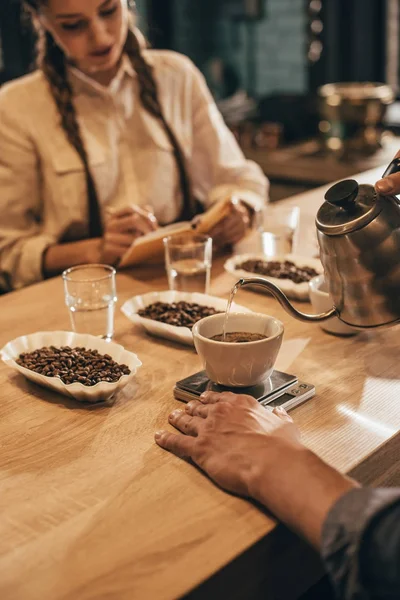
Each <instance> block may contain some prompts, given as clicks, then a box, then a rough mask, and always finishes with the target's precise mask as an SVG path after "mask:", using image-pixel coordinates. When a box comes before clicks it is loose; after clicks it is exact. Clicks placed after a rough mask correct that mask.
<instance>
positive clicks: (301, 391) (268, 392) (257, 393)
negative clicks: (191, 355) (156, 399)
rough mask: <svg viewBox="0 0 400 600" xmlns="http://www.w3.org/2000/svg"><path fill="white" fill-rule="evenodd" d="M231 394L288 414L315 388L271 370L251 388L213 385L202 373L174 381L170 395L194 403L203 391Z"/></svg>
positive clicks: (307, 397)
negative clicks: (263, 379)
mask: <svg viewBox="0 0 400 600" xmlns="http://www.w3.org/2000/svg"><path fill="white" fill-rule="evenodd" d="M209 391H212V392H220V393H221V392H234V393H235V394H247V395H249V396H253V398H255V399H256V400H257V401H258V402H259V403H260V404H262V405H263V406H264V407H265V408H268V409H270V410H273V409H274V408H276V407H278V406H280V407H282V408H284V409H285V410H287V411H289V410H291V409H292V408H295V407H296V406H298V405H299V404H302V403H303V402H305V401H306V400H309V398H312V397H313V396H315V387H314V386H313V385H310V384H309V383H303V382H301V381H299V380H298V379H297V377H296V376H295V375H289V374H288V373H282V372H281V371H274V372H273V373H272V375H271V377H270V378H269V379H267V380H266V381H264V382H263V383H261V384H259V385H255V386H252V387H246V388H244V387H240V388H228V387H225V386H222V385H217V384H216V383H213V382H212V381H210V379H208V377H207V375H206V372H205V371H200V373H195V375H191V376H190V377H187V378H186V379H182V380H181V381H178V382H177V383H176V385H175V388H174V396H175V398H176V399H177V400H181V401H182V402H190V401H191V400H198V399H199V397H200V396H201V394H202V393H203V392H209Z"/></svg>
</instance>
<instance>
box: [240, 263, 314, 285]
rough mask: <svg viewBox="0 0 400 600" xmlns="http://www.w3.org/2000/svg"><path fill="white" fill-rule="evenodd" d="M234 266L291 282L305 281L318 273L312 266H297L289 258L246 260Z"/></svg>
mask: <svg viewBox="0 0 400 600" xmlns="http://www.w3.org/2000/svg"><path fill="white" fill-rule="evenodd" d="M236 268H237V269H243V270H244V271H248V272H249V273H256V274H257V275H265V276H267V277H274V278H275V279H290V280H291V281H293V283H306V282H308V281H310V280H311V279H312V278H313V277H316V276H317V275H319V273H317V271H316V270H315V269H313V268H312V267H298V266H297V265H295V264H294V263H293V262H291V261H289V260H285V261H268V260H246V261H244V262H243V263H240V264H238V265H236Z"/></svg>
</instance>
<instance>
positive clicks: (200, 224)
mask: <svg viewBox="0 0 400 600" xmlns="http://www.w3.org/2000/svg"><path fill="white" fill-rule="evenodd" d="M231 206H232V201H231V198H227V199H226V200H220V201H219V202H216V203H215V204H214V205H213V206H212V207H211V208H209V209H208V210H207V211H206V212H205V213H204V214H202V215H200V216H198V217H196V219H195V224H194V222H192V221H188V222H182V223H173V224H172V225H167V226H166V227H160V228H159V229H157V230H156V231H153V232H152V233H148V234H147V235H144V236H143V237H141V238H138V239H137V240H135V241H134V242H133V244H132V246H131V247H130V248H129V250H128V251H127V252H126V253H125V254H124V256H123V257H122V259H121V262H120V263H119V267H120V268H123V267H133V266H134V265H138V264H140V263H143V262H145V261H150V262H155V261H161V260H162V259H163V256H164V246H163V239H164V238H165V237H168V236H171V235H176V236H178V235H182V234H184V233H188V232H190V231H195V232H196V233H208V232H209V231H211V229H213V227H215V225H217V224H218V223H219V222H220V221H222V220H223V219H224V218H225V217H226V216H227V215H228V214H229V212H230V210H231Z"/></svg>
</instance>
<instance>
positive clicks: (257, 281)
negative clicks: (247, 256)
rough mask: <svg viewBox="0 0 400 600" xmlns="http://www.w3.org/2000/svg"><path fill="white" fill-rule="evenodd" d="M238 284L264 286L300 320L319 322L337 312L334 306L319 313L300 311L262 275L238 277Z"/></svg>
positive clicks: (241, 285)
mask: <svg viewBox="0 0 400 600" xmlns="http://www.w3.org/2000/svg"><path fill="white" fill-rule="evenodd" d="M237 285H238V286H240V287H244V286H246V285H259V286H261V287H263V288H266V289H267V290H268V291H269V292H271V294H272V295H273V296H274V298H276V299H277V300H278V302H279V304H280V305H281V306H282V307H283V308H284V309H285V310H286V312H288V313H289V314H291V315H292V316H293V317H295V319H298V320H300V321H306V322H307V323H321V322H322V321H327V320H328V319H331V318H332V317H337V316H338V312H337V310H336V308H335V307H333V308H332V309H331V310H329V311H328V312H325V313H321V314H319V315H307V314H305V313H302V312H300V311H299V310H297V309H296V308H294V306H292V305H291V303H290V302H289V300H288V298H287V296H286V295H285V294H284V293H283V292H282V290H280V289H279V288H278V287H277V286H276V285H275V284H274V283H272V282H271V281H268V280H267V279H263V278H262V277H249V278H246V279H240V280H239V281H238V283H237Z"/></svg>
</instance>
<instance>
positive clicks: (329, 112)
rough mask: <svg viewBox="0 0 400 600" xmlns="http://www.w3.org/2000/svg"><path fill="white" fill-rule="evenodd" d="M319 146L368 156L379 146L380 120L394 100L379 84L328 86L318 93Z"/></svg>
mask: <svg viewBox="0 0 400 600" xmlns="http://www.w3.org/2000/svg"><path fill="white" fill-rule="evenodd" d="M318 96H319V112H320V123H319V130H320V134H321V140H322V145H323V147H324V148H325V149H326V150H328V151H330V152H333V153H336V154H339V155H343V154H348V153H353V152H354V153H358V154H360V153H361V154H371V153H373V152H375V151H376V150H378V149H379V148H380V147H381V140H382V133H383V131H384V125H383V122H384V117H385V114H386V110H387V107H388V105H389V104H391V103H392V102H393V100H394V92H393V90H392V89H391V88H390V87H389V86H388V85H385V84H383V83H371V82H365V83H355V82H354V83H328V84H326V85H324V86H322V87H320V88H319V90H318Z"/></svg>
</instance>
